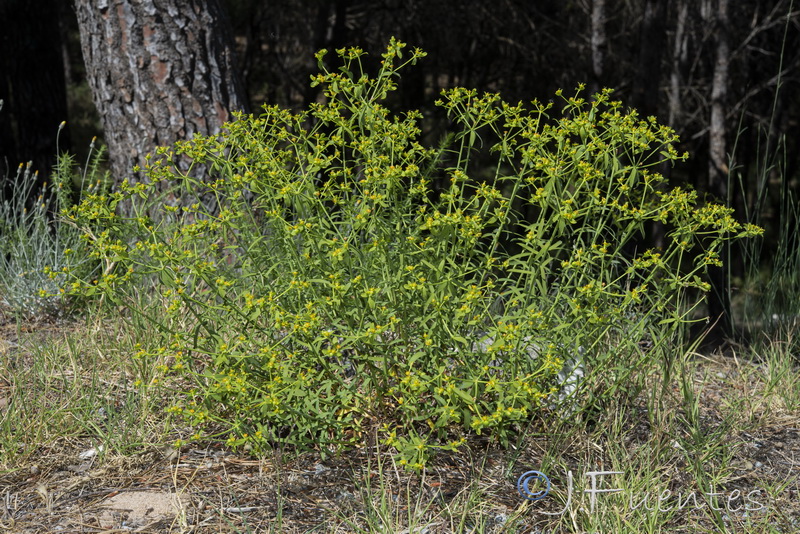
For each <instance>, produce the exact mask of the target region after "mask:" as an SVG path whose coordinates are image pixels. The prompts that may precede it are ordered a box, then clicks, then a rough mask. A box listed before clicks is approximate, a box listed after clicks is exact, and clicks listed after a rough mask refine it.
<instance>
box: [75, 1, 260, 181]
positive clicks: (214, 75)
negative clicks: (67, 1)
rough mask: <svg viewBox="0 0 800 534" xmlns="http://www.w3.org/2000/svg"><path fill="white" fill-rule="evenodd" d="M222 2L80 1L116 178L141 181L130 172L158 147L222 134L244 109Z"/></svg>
mask: <svg viewBox="0 0 800 534" xmlns="http://www.w3.org/2000/svg"><path fill="white" fill-rule="evenodd" d="M218 1H219V0H162V1H158V2H157V1H154V0H139V1H132V0H111V1H108V2H102V3H97V2H91V1H90V0H75V7H76V11H77V15H78V22H79V25H80V28H81V46H82V48H83V53H84V57H85V60H86V64H87V75H88V78H89V84H90V86H91V88H92V94H93V98H94V101H95V105H96V106H97V108H98V111H99V112H100V115H101V118H102V121H103V126H104V129H105V138H106V143H107V144H108V147H109V153H110V157H111V167H112V173H113V175H114V177H115V179H116V180H123V179H125V178H129V177H133V178H134V179H141V176H140V175H139V176H136V175H134V173H132V169H133V167H134V166H136V165H138V166H141V167H144V162H145V159H144V158H145V155H146V154H147V153H148V152H150V151H152V150H153V149H154V148H155V147H156V146H158V145H169V144H172V143H174V142H175V141H177V140H179V139H184V138H188V137H191V136H192V135H193V134H195V133H198V134H203V135H209V134H214V133H217V132H219V130H220V128H221V127H222V125H223V123H224V122H226V121H228V120H230V119H231V118H232V115H231V112H232V111H234V110H244V109H245V108H246V104H245V98H244V90H243V88H242V86H241V83H240V81H239V79H238V77H237V75H236V71H235V65H234V61H233V56H234V54H233V40H232V36H231V33H230V30H229V28H228V27H227V19H226V18H225V13H224V11H223V10H222V8H221V6H219V5H218ZM93 4H94V5H93ZM98 5H100V6H102V9H98Z"/></svg>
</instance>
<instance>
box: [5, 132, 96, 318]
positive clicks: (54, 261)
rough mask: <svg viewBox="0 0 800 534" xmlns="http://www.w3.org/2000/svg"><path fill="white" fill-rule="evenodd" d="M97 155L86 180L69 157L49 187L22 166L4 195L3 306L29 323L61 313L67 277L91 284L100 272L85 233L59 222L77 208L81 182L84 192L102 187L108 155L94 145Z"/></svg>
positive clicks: (63, 157) (62, 157) (64, 157)
mask: <svg viewBox="0 0 800 534" xmlns="http://www.w3.org/2000/svg"><path fill="white" fill-rule="evenodd" d="M61 127H63V124H62V126H61ZM92 151H93V152H94V154H93V156H92V155H90V158H91V159H90V161H89V162H88V165H87V168H86V170H85V171H84V172H83V174H80V173H78V172H77V171H76V164H75V160H74V156H72V155H71V154H67V153H64V154H61V155H60V156H59V157H58V162H57V164H56V167H55V169H54V172H53V175H52V176H51V180H50V181H49V182H48V181H41V180H40V179H39V175H38V171H37V172H32V171H31V165H30V164H28V165H23V164H20V166H19V168H18V170H17V173H16V176H14V177H13V178H10V179H9V182H10V184H9V185H10V187H7V188H6V189H5V190H0V305H2V306H3V307H5V308H6V309H7V310H10V311H12V312H13V313H16V314H21V315H23V316H26V317H31V316H36V315H41V314H43V313H44V314H52V313H58V312H61V311H63V310H64V306H65V304H66V302H65V300H64V297H65V295H66V288H65V287H64V283H65V279H66V277H67V273H69V276H70V277H72V278H75V277H81V278H88V277H90V276H91V275H92V272H93V270H94V269H95V268H96V261H93V260H92V259H91V258H88V257H87V256H86V255H84V254H82V251H83V248H84V242H83V240H82V239H81V236H82V234H83V232H82V231H81V230H79V229H78V228H76V227H75V226H74V225H70V224H67V223H65V222H64V221H63V220H61V219H59V217H58V211H59V210H60V209H62V208H63V209H67V208H69V207H70V206H71V205H72V204H73V202H74V199H73V182H74V181H75V180H76V179H78V183H79V184H80V185H81V191H83V192H88V193H92V192H94V191H96V190H98V189H99V188H101V187H103V181H102V180H98V179H97V177H98V176H99V172H100V171H99V164H100V161H101V160H102V157H103V150H102V149H99V150H97V151H94V145H93V146H92ZM87 181H91V183H87ZM7 192H10V194H8V193H7Z"/></svg>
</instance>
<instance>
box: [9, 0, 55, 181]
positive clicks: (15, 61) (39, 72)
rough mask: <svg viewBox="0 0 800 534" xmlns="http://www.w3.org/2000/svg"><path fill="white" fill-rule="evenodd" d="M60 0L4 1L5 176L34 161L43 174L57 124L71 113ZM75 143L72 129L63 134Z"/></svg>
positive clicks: (52, 150)
mask: <svg viewBox="0 0 800 534" xmlns="http://www.w3.org/2000/svg"><path fill="white" fill-rule="evenodd" d="M60 6H61V2H59V1H58V0H39V1H37V2H31V1H29V0H3V1H2V2H0V21H2V24H3V31H2V32H0V100H3V101H4V105H3V109H2V110H0V180H1V179H2V178H4V177H6V176H9V175H13V174H14V172H15V171H14V169H15V168H16V166H17V165H18V164H20V163H27V162H28V161H32V162H33V169H34V170H35V171H39V173H40V175H41V176H42V179H44V177H46V176H47V175H48V174H49V173H50V169H51V167H52V166H53V163H54V162H55V156H56V136H57V135H58V126H59V124H61V122H62V121H64V120H66V119H67V97H66V94H67V93H66V83H65V80H64V65H63V60H62V47H61V42H62V40H61V31H60V26H59V16H60V15H61V14H62V10H61V9H60ZM60 143H61V146H60V147H59V148H61V150H68V149H69V148H70V143H69V132H68V130H63V131H62V132H61V135H60Z"/></svg>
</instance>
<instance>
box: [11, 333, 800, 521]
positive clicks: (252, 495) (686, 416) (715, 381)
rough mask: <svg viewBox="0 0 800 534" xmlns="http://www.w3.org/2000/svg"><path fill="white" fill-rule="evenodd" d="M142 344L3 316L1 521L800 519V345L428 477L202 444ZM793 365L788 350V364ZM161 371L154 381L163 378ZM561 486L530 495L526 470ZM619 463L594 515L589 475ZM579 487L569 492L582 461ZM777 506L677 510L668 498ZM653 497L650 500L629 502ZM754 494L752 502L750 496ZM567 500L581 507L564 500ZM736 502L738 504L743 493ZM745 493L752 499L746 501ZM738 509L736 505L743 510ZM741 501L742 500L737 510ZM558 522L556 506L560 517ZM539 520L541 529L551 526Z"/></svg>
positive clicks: (479, 453)
mask: <svg viewBox="0 0 800 534" xmlns="http://www.w3.org/2000/svg"><path fill="white" fill-rule="evenodd" d="M132 344H133V343H132V337H131V335H130V333H127V332H125V331H124V329H122V328H118V327H109V326H108V325H103V326H99V325H98V324H92V325H86V324H81V325H76V324H52V323H39V324H36V323H31V324H27V325H26V326H25V327H24V328H23V327H18V326H17V324H16V323H13V322H10V321H6V323H5V324H4V325H3V326H2V329H1V330H0V414H1V416H2V420H1V421H0V447H2V451H0V452H1V454H0V499H2V505H0V527H2V528H3V529H4V530H5V531H7V532H18V533H29V532H30V533H33V532H56V531H58V532H106V533H110V532H152V533H155V532H194V533H206V532H208V533H211V532H386V533H389V532H392V533H400V532H406V533H409V534H410V533H412V532H415V533H423V532H428V533H431V534H433V533H446V532H486V533H489V532H497V533H499V532H508V533H512V532H513V533H517V532H518V533H529V532H541V533H544V532H576V533H581V532H594V531H596V532H617V533H622V532H687V533H688V532H748V533H749V532H764V533H768V532H769V533H783V532H785V533H790V532H796V531H797V530H798V529H800V485H798V475H800V458H799V457H798V456H800V415H798V407H799V406H800V375H799V374H798V371H797V368H796V365H795V366H794V367H792V365H790V364H787V357H786V355H787V354H789V353H790V352H791V349H790V348H788V347H787V346H782V345H772V346H767V347H766V349H765V350H766V351H767V352H769V351H770V350H772V351H773V352H772V353H768V354H766V355H765V357H764V358H763V360H762V361H759V362H755V363H754V362H751V361H748V360H747V359H746V358H745V357H744V352H739V353H737V352H733V353H731V354H730V355H727V356H719V355H716V356H703V357H700V356H696V357H693V358H687V359H685V361H684V362H683V364H682V365H681V366H679V367H680V368H681V370H682V372H681V373H679V375H680V376H678V378H677V379H676V380H675V381H674V383H673V384H670V385H669V387H668V388H667V390H666V391H667V394H666V395H665V396H660V395H659V393H660V392H661V391H662V388H661V384H660V381H659V377H652V383H653V388H652V391H651V392H650V393H645V394H644V395H643V396H642V397H640V398H639V399H638V401H637V404H635V405H629V406H614V407H610V408H609V409H608V411H607V412H606V413H603V414H600V415H598V416H597V417H596V418H595V420H594V422H592V423H587V424H582V425H575V424H574V421H563V422H561V423H558V424H555V425H553V424H552V423H551V424H549V425H545V424H544V423H543V422H541V421H534V422H533V423H532V425H531V427H530V428H528V429H527V431H526V432H525V433H524V435H521V436H520V438H519V440H518V441H517V443H516V444H515V445H514V446H512V447H510V448H507V449H505V450H503V449H499V448H498V447H496V446H495V445H494V444H492V443H490V442H488V441H485V440H481V439H479V438H477V437H476V438H473V439H472V441H471V443H470V447H468V448H467V449H466V450H465V452H463V453H461V454H458V455H454V454H442V455H440V456H438V457H436V458H435V459H434V461H433V462H432V465H430V466H429V468H428V469H427V470H426V471H425V472H424V473H423V474H421V475H416V474H410V473H407V472H405V471H403V470H402V469H400V468H398V466H396V465H395V464H394V462H393V460H392V456H391V454H390V453H389V451H386V450H378V449H367V448H362V449H358V450H355V451H351V452H348V453H346V454H342V455H338V456H327V457H322V456H320V455H318V454H304V455H299V456H298V455H295V454H293V453H292V452H291V451H274V452H273V453H272V454H271V455H269V456H268V457H264V458H252V457H248V456H247V455H244V454H238V453H234V452H231V451H229V450H226V449H224V448H221V447H220V446H218V445H214V444H211V445H207V446H206V445H200V444H197V443H193V444H190V445H186V446H183V447H181V448H180V449H179V450H176V449H174V448H172V447H171V446H170V445H168V444H169V443H172V442H174V440H175V439H176V438H179V437H185V436H184V435H182V431H181V429H179V428H175V427H174V426H173V425H172V423H171V422H170V421H169V420H168V419H166V418H165V417H164V416H163V415H162V413H161V408H162V407H163V406H165V405H166V400H167V399H168V398H169V396H170V395H171V394H172V393H171V390H170V387H169V384H163V385H162V386H160V387H157V388H136V387H134V386H133V383H134V381H135V380H136V379H137V374H140V373H141V370H140V369H138V368H137V367H136V364H135V363H134V362H132V361H131V358H130V355H131V352H132V349H131V347H132ZM788 361H789V362H791V361H792V360H791V358H789V359H788ZM150 378H153V377H150ZM533 469H535V470H540V471H543V472H545V473H547V474H548V475H549V476H550V477H551V478H552V482H553V488H554V490H553V492H552V493H551V495H550V496H548V498H546V499H543V500H542V501H537V502H530V501H527V500H525V499H523V498H522V497H521V496H520V495H519V494H518V493H517V490H516V487H515V485H516V481H517V477H519V475H520V474H521V473H523V472H525V471H528V470H533ZM592 470H594V471H599V470H605V471H620V472H622V473H621V474H620V475H615V476H613V477H612V476H608V477H604V478H603V480H602V484H603V486H604V487H608V488H611V487H616V488H622V489H624V491H623V492H620V493H619V494H608V495H600V496H598V502H597V507H596V509H595V511H594V512H592V511H591V509H590V500H589V496H588V494H585V493H582V491H583V490H584V489H586V488H587V487H588V481H589V479H588V478H587V477H586V476H584V474H585V473H586V472H587V471H592ZM569 471H571V472H572V477H573V484H574V491H573V493H572V496H571V500H569V498H570V495H569V494H568V492H567V487H568V476H567V472H569ZM709 487H713V488H715V489H714V491H715V492H718V493H723V494H724V495H725V497H723V498H722V499H724V498H727V497H728V496H730V495H732V494H733V495H735V493H734V492H737V491H738V492H739V495H742V496H744V495H746V494H747V493H748V492H750V491H754V490H755V489H761V490H762V492H761V493H759V495H757V496H756V497H757V498H758V500H759V502H761V503H762V504H764V506H765V508H764V509H763V510H759V511H753V512H748V513H746V514H745V513H743V510H740V511H738V512H733V511H731V510H728V509H726V504H725V501H724V500H722V499H721V500H719V501H718V505H719V506H718V507H719V508H722V510H720V511H719V512H715V511H713V510H711V509H710V507H704V508H703V509H702V510H694V509H691V508H692V506H686V507H685V508H683V509H675V507H672V509H670V510H667V508H670V507H669V506H667V505H668V504H669V502H670V501H669V500H668V499H667V500H665V501H663V504H662V510H661V511H659V510H658V496H659V495H662V492H663V491H665V490H667V489H668V490H669V491H671V495H672V497H671V498H672V499H674V498H675V496H677V495H682V496H684V497H685V496H687V495H689V494H690V493H691V492H695V493H696V494H697V495H698V496H700V499H701V502H702V493H703V491H704V490H705V491H707V489H706V488H709ZM647 495H649V496H650V501H649V502H648V505H649V507H650V508H655V510H654V511H651V512H648V511H646V510H644V507H638V508H637V509H635V510H631V503H632V502H633V503H634V504H635V503H638V502H640V501H641V499H642V498H644V497H645V496H647ZM742 498H743V497H742ZM568 500H569V503H568V502H567V501H568ZM734 504H737V503H734ZM738 504H739V505H741V504H742V500H741V499H740V500H739V501H738ZM733 507H735V506H733ZM733 507H731V508H733ZM562 509H565V511H564V513H563V514H561V515H559V516H547V515H545V512H550V513H557V512H559V511H561V510H562ZM537 529H538V530H537Z"/></svg>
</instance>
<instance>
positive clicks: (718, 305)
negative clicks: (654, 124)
mask: <svg viewBox="0 0 800 534" xmlns="http://www.w3.org/2000/svg"><path fill="white" fill-rule="evenodd" d="M715 3H716V9H715V10H713V11H711V12H712V13H713V14H714V15H713V24H714V26H713V27H714V35H715V37H716V50H715V60H714V71H713V77H712V82H711V119H710V123H709V134H708V135H709V140H708V152H709V158H708V192H709V193H711V195H713V196H714V197H716V199H717V200H718V201H719V202H721V203H723V204H726V205H728V204H729V203H730V199H729V198H728V154H727V144H726V136H725V126H726V124H725V110H726V109H727V102H728V83H729V74H728V70H729V69H728V66H729V64H730V45H729V44H728V31H729V28H730V26H729V21H728V0H716V2H715ZM729 250H730V249H729V247H728V246H725V247H723V254H722V255H721V256H722V261H723V263H724V265H725V267H710V268H709V279H710V280H709V281H710V283H711V292H710V293H709V295H708V311H709V315H710V316H711V320H712V321H718V323H717V327H716V328H717V330H718V331H717V332H715V334H716V335H715V336H713V337H716V338H719V337H729V336H731V335H732V333H733V322H732V318H731V313H730V310H731V306H730V277H729V276H728V275H727V271H725V268H727V267H728V265H729V261H730V254H729Z"/></svg>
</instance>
